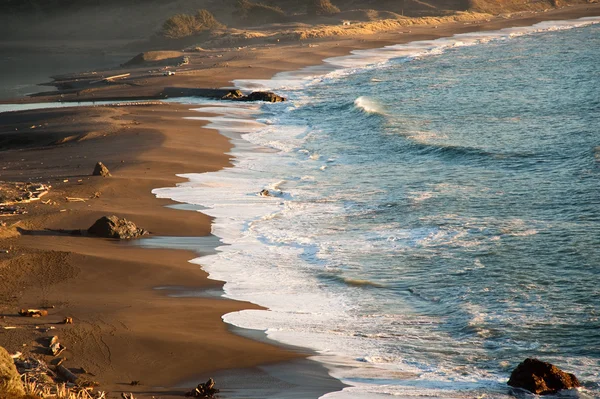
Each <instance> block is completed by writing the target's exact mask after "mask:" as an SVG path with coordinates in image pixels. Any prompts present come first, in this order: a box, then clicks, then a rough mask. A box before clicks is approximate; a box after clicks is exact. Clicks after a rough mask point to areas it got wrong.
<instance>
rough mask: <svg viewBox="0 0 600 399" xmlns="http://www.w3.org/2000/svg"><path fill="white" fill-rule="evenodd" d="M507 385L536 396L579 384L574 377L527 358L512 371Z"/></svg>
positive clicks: (553, 392)
mask: <svg viewBox="0 0 600 399" xmlns="http://www.w3.org/2000/svg"><path fill="white" fill-rule="evenodd" d="M508 385H510V386H512V387H515V388H523V389H526V390H528V391H530V392H532V393H534V394H536V395H550V394H555V393H557V392H558V391H560V390H562V389H571V388H577V387H580V386H581V383H580V382H579V380H578V379H577V377H575V375H573V374H570V373H565V372H564V371H562V370H561V369H559V368H558V367H556V366H555V365H553V364H550V363H546V362H542V361H541V360H538V359H531V358H528V359H525V361H523V362H522V363H520V364H519V365H518V366H517V367H516V368H515V369H514V370H513V372H512V373H511V375H510V379H509V380H508Z"/></svg>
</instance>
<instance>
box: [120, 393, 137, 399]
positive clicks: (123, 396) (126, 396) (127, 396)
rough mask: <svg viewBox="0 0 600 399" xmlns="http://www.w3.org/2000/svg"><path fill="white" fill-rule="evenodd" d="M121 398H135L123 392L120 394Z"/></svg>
mask: <svg viewBox="0 0 600 399" xmlns="http://www.w3.org/2000/svg"><path fill="white" fill-rule="evenodd" d="M121 398H123V399H135V397H134V396H133V394H132V393H131V392H130V393H125V392H121Z"/></svg>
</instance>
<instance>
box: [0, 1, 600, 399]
mask: <svg viewBox="0 0 600 399" xmlns="http://www.w3.org/2000/svg"><path fill="white" fill-rule="evenodd" d="M595 9H596V12H597V13H598V14H600V8H599V7H598V6H597V5H596V7H595ZM568 19H570V18H568ZM436 33H437V32H436ZM455 33H456V32H455ZM416 36H417V37H419V36H418V34H417V35H416ZM403 38H404V37H403ZM366 40H367V41H368V39H366ZM414 40H422V38H420V37H419V38H418V39H413V40H409V41H414ZM371 44H372V43H371ZM359 45H360V46H364V45H365V42H363V43H360V44H359ZM292 47H293V46H292ZM332 47H334V48H333V49H332V48H330V49H329V50H331V52H332V53H333V55H335V54H337V52H338V49H337V48H335V47H338V46H332ZM377 47H381V46H373V48H377ZM316 49H317V50H318V49H319V48H318V47H317V48H316ZM288 50H289V51H293V50H290V49H288ZM346 50H347V49H345V50H344V51H346ZM318 57H322V58H321V60H322V59H324V58H328V56H327V54H323V53H321V52H319V54H318V56H317V58H318ZM311 60H312V59H311ZM299 61H300V62H299ZM306 61H307V60H304V59H303V60H297V61H296V62H299V63H300V64H302V63H304V62H306ZM305 65H315V64H309V63H308V62H306V64H305ZM253 69H255V68H253ZM284 70H289V69H282V70H280V71H278V72H282V71H284ZM213 72H214V71H213ZM261 73H264V74H265V75H266V74H268V73H274V72H273V70H272V69H267V70H263V71H262V72H258V75H260V74H261ZM253 74H255V72H253ZM227 76H234V77H235V76H236V75H235V73H234V72H231V73H229V74H228V75H227ZM237 76H239V75H237ZM271 76H272V75H271ZM219 79H222V77H219ZM183 83H186V81H185V79H184V82H183ZM124 98H128V97H122V96H119V95H117V97H115V98H114V99H115V100H123V99H124ZM129 98H132V97H129ZM93 99H94V100H96V101H98V99H97V98H95V97H93ZM36 102H37V101H36ZM130 107H132V108H133V109H132V111H134V112H132V113H131V114H130V115H134V118H135V115H136V113H137V112H138V110H136V109H135V108H136V107H135V106H130ZM107 108H108V109H111V107H107ZM124 108H125V109H126V110H129V109H128V108H129V107H124ZM154 108H161V109H159V110H158V113H161V114H162V115H161V116H160V117H159V118H166V116H165V114H169V113H173V111H176V112H180V111H182V112H183V113H185V112H188V113H190V116H191V115H193V114H192V113H191V111H189V110H185V108H187V107H186V106H179V105H174V104H169V105H167V106H161V107H149V108H148V109H146V111H148V112H146V114H148V113H150V112H152V113H156V112H157V110H156V109H154ZM82 112H84V111H82ZM85 112H87V111H85ZM32 113H35V111H34V112H32ZM57 113H60V112H58V111H57ZM76 113H77V112H76ZM142 114H144V112H143V111H142ZM138 115H139V114H138ZM146 118H147V119H148V124H150V125H152V126H153V127H155V126H161V125H160V124H159V125H157V124H156V119H157V118H156V115H152V116H150V115H146ZM179 119H180V120H183V118H179ZM171 121H172V122H171V123H174V121H175V118H172V119H171ZM141 124H142V125H144V122H142V123H141ZM168 124H169V123H163V124H162V125H168ZM179 124H181V122H180V123H178V125H179ZM196 124H198V122H197V121H195V122H193V123H190V125H194V128H193V130H195V127H196V126H197V125H196ZM202 129H203V130H211V129H210V128H202ZM189 134H190V135H191V136H193V134H194V133H191V132H190V133H189ZM221 137H223V136H221ZM100 140H102V139H100ZM210 140H215V138H214V135H211V138H210ZM218 141H221V143H222V140H218ZM227 141H228V140H227ZM204 142H205V143H206V140H204ZM191 143H195V141H194V140H189V142H188V146H189V145H190V144H191ZM153 146H159V147H160V146H164V143H162V144H161V143H159V140H155V141H154V143H149V144H148V148H146V149H144V150H143V151H141V156H139V157H138V160H140V159H141V160H142V161H141V162H142V163H147V164H148V165H151V166H150V167H152V168H153V169H155V166H159V165H162V164H164V163H165V162H166V161H167V159H165V157H164V155H159V154H153V151H152V147H153ZM187 149H189V147H185V146H182V147H180V148H178V149H174V150H173V154H181V153H182V152H185V151H187ZM26 151H27V150H26ZM219 151H222V153H221V154H222V155H218V152H219ZM228 151H230V149H229V150H227V149H225V147H220V148H219V149H218V150H217V149H215V153H212V154H211V157H213V158H214V159H219V160H220V161H219V162H221V163H220V166H218V165H217V163H218V162H217V161H215V162H217V163H213V164H211V165H212V166H211V168H216V169H215V170H218V169H219V168H222V167H223V166H226V165H228V164H229V162H230V160H227V161H226V162H225V158H228V157H227V156H226V155H225V154H226V153H227V152H228ZM148 153H150V155H148ZM17 158H18V157H14V160H9V161H8V162H13V163H15V164H17V163H19V162H22V161H18V160H17ZM3 162H6V161H3ZM153 165H154V166H153ZM180 166H182V165H173V167H172V170H173V171H175V170H176V168H177V167H180ZM141 167H142V166H141V165H140V168H141ZM144 167H146V166H144ZM188 167H189V165H188ZM66 169H68V168H66ZM88 169H90V168H88ZM89 171H91V169H90V170H89ZM85 172H88V170H87V169H85ZM194 172H197V171H194ZM123 173H125V174H126V175H128V174H129V172H128V171H127V167H125V168H124V170H123ZM138 173H140V172H139V171H138ZM181 173H182V172H181V171H179V172H175V173H173V175H172V177H171V179H169V178H167V177H165V176H164V175H163V176H161V177H160V178H158V179H157V178H156V177H155V178H154V180H155V181H160V182H161V184H163V183H165V184H164V185H162V186H161V187H165V186H167V184H168V183H167V182H168V181H172V182H180V181H182V179H181V178H177V177H176V176H175V174H181ZM144 174H146V172H144ZM69 176H73V175H72V174H71V175H69ZM131 176H132V177H133V178H134V179H135V178H136V177H135V176H134V174H131ZM138 177H139V176H138ZM0 180H4V177H3V176H0ZM58 187H59V190H60V189H61V188H60V184H58ZM148 187H149V186H148ZM154 188H157V186H155V187H154ZM73 189H74V190H77V189H78V188H77V187H64V188H63V190H64V192H70V190H73ZM119 189H122V188H119V187H112V188H110V190H116V191H118V190H119ZM130 194H131V195H137V194H135V193H130ZM151 196H152V197H154V195H151ZM153 200H154V201H157V200H156V198H153ZM134 202H135V201H133V202H131V201H130V202H129V205H130V206H133V207H134V208H135V210H134V211H133V210H132V211H129V212H126V213H125V214H124V215H126V214H129V215H131V219H132V220H133V221H135V222H136V223H138V224H139V225H141V226H142V227H144V228H148V229H150V230H151V231H153V232H157V234H158V235H159V236H165V235H166V236H169V235H171V236H176V234H178V233H179V231H180V229H179V228H178V227H177V226H170V227H168V228H166V229H165V227H166V226H165V225H164V224H161V223H159V221H158V220H152V218H151V217H149V216H148V215H147V214H145V212H142V211H141V210H139V209H137V208H138V206H137V205H134ZM158 203H160V205H154V206H153V207H152V208H153V209H155V208H156V209H158V208H159V207H162V208H165V207H164V206H163V205H165V204H167V203H171V204H172V203H173V202H172V201H165V200H158V202H157V204H158ZM73 206H74V204H73ZM81 208H83V207H79V208H78V209H73V210H75V211H76V212H77V211H82V210H83V209H81ZM101 209H102V210H103V211H104V209H110V206H106V204H103V207H101ZM165 209H167V208H165ZM177 212H178V211H177ZM177 212H176V211H175V210H173V211H172V212H169V216H168V217H169V218H170V217H171V216H172V215H174V214H175V213H177ZM32 213H33V212H32ZM181 213H182V214H183V215H182V216H180V217H178V222H180V223H183V224H188V227H187V228H186V229H189V231H195V233H194V234H198V231H199V230H200V231H202V232H203V234H204V235H206V234H207V233H208V232H210V223H211V222H210V218H208V217H198V216H194V217H193V219H202V225H203V226H204V227H202V229H198V228H197V227H191V226H189V224H190V222H189V221H186V219H188V217H189V218H192V217H191V215H190V212H181ZM194 213H197V212H194ZM97 214H99V213H96V215H97ZM35 217H38V218H39V219H40V221H33V222H31V224H32V226H35V225H36V224H40V225H45V226H48V225H50V224H51V227H52V228H65V229H68V228H74V226H75V225H77V226H76V227H75V228H82V227H87V225H82V223H83V221H87V222H89V220H91V217H90V215H89V214H87V215H83V214H80V215H75V216H74V217H65V216H64V215H45V214H42V215H34V218H35ZM128 218H129V217H128ZM207 220H208V222H207ZM206 223H209V226H208V228H207V227H206ZM88 224H90V223H88ZM57 226H58V227H57ZM192 236H194V235H192ZM39 237H40V236H36V238H35V240H34V239H33V237H28V236H22V239H20V241H21V244H19V245H23V244H24V246H25V247H28V248H29V249H32V248H34V249H36V250H49V249H50V248H52V251H55V250H56V249H57V248H59V249H60V248H61V246H62V245H66V247H68V250H69V251H71V252H75V251H73V248H75V247H78V246H79V244H78V243H76V242H75V241H77V240H76V239H72V238H68V239H67V241H68V242H67V243H66V244H65V243H62V244H61V243H60V242H59V241H63V238H64V237H62V236H61V237H56V236H55V237H47V238H43V240H47V243H44V244H39ZM85 240H88V239H87V238H86V239H85ZM94 240H98V239H94ZM36 241H37V242H36ZM77 250H79V251H81V248H78V249H77ZM102 250H106V251H112V249H110V250H109V249H108V247H103V248H102ZM140 250H141V248H140ZM69 251H67V252H69ZM143 251H148V255H145V256H143V258H144V259H148V261H150V259H149V258H152V255H156V256H161V257H163V256H164V257H166V256H168V257H171V256H173V257H176V258H177V259H183V258H184V257H188V259H189V255H190V253H189V252H184V251H166V252H163V251H155V250H150V249H146V248H144V249H143ZM84 252H85V251H84ZM150 252H152V255H151V254H150ZM175 252H177V253H179V254H180V255H175ZM159 253H160V255H159ZM140 255H141V252H140ZM84 256H89V255H87V254H86V255H84ZM120 256H125V255H124V254H122V255H120ZM136 256H138V255H137V254H136ZM178 262H182V261H178ZM188 263H189V262H188ZM131 267H134V268H135V267H137V268H142V267H143V265H142V264H141V263H140V264H138V265H137V266H135V265H131ZM193 267H194V266H193V264H191V266H190V268H189V270H191V269H192V268H193ZM155 270H156V271H157V272H158V271H159V269H157V268H155ZM189 270H188V271H189ZM161 271H162V270H161ZM182 271H183V270H182ZM162 272H163V273H164V271H162ZM172 273H173V274H176V273H174V271H172ZM202 273H203V274H205V273H204V272H202ZM202 273H201V274H202ZM72 278H75V279H77V278H79V277H72ZM178 278H179V279H181V281H186V282H187V279H186V278H184V277H183V274H181V275H180V277H178ZM203 278H204V281H205V282H208V283H207V286H209V287H212V286H218V285H219V283H215V282H211V281H210V280H206V277H203ZM175 280H177V278H176V279H175ZM146 282H147V281H146ZM198 284H200V283H198ZM172 285H176V284H172ZM147 288H148V287H146V288H144V287H141V286H138V287H137V288H136V289H139V290H140V291H145V290H147ZM86 294H87V293H86ZM154 294H155V293H151V296H153V297H154ZM37 299H38V300H39V301H41V300H42V297H39V298H37ZM179 299H180V298H179ZM44 300H45V299H44ZM202 300H205V299H202ZM30 302H33V301H30ZM3 305H4V304H3ZM206 305H208V304H206V303H205V305H204V306H206ZM221 305H222V304H220V303H218V304H215V303H214V301H213V302H210V306H214V307H220V306H221ZM232 306H233V305H232ZM240 306H242V308H243V309H246V308H249V307H250V308H252V307H254V305H250V304H248V303H244V304H241V303H240ZM3 307H4V306H3ZM223 308H224V307H221V309H223ZM213 313H214V312H213ZM80 317H81V318H85V316H80ZM3 321H6V320H3ZM144 323H146V324H148V323H149V321H145V322H144ZM219 323H220V324H223V325H225V323H222V322H221V321H220V320H219ZM165 327H167V326H165ZM168 327H171V326H168ZM168 327H167V329H168ZM220 331H222V330H220ZM0 339H3V336H0ZM73 345H75V344H73ZM209 345H210V344H209ZM278 352H280V351H279V350H277V351H273V352H271V354H272V355H273V356H282V357H283V358H290V357H291V358H294V357H297V356H298V355H295V356H290V355H289V354H287V355H285V354H283V353H278ZM182 353H185V351H182ZM73 355H74V356H77V354H76V353H74V354H73ZM300 357H302V356H300ZM189 364H194V365H195V363H194V362H190V363H189ZM236 364H239V362H238V363H236ZM129 367H130V368H131V366H129ZM230 368H231V366H229V369H230ZM234 368H236V369H237V368H238V367H237V366H236V367H234ZM225 369H227V367H226V368H225ZM195 374H197V375H200V374H201V373H195ZM132 379H134V378H132ZM165 381H166V380H165ZM171 381H174V380H171ZM198 382H200V381H198ZM218 382H219V380H218V379H217V383H218ZM166 385H167V386H169V385H171V386H172V385H173V382H171V383H170V384H169V383H167V384H166ZM118 387H119V388H123V387H122V386H118ZM146 388H147V387H146ZM125 390H128V391H129V390H131V391H132V392H136V391H135V390H134V389H132V388H129V387H127V388H125ZM233 397H235V396H233Z"/></svg>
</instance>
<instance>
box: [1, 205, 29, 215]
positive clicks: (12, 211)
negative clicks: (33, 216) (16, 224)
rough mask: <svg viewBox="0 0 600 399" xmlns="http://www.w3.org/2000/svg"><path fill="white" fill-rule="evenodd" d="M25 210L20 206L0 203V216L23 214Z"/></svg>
mask: <svg viewBox="0 0 600 399" xmlns="http://www.w3.org/2000/svg"><path fill="white" fill-rule="evenodd" d="M26 213H27V211H26V210H25V209H23V208H21V207H20V206H4V205H0V216H15V215H24V214H26Z"/></svg>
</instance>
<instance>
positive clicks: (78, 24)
mask: <svg viewBox="0 0 600 399" xmlns="http://www.w3.org/2000/svg"><path fill="white" fill-rule="evenodd" d="M253 1H255V2H260V3H263V4H267V5H271V6H275V7H278V8H280V9H281V10H282V12H283V13H284V14H285V15H286V18H287V19H286V21H287V22H290V21H291V22H301V23H308V24H314V23H334V24H336V23H337V22H338V21H333V20H329V19H323V18H321V19H314V20H312V19H310V18H309V17H308V16H306V6H307V2H308V0H253ZM587 1H588V0H527V1H523V0H332V3H333V4H334V5H336V6H337V7H339V8H340V10H341V11H342V14H340V15H339V17H341V18H343V19H351V20H361V21H366V20H374V19H386V18H398V17H401V16H443V15H449V14H452V13H454V12H456V11H466V10H472V11H477V12H485V13H492V14H500V13H510V12H515V11H525V10H535V11H539V10H545V9H549V8H552V7H556V6H562V5H566V4H567V3H569V4H570V3H583V2H587ZM236 3H237V0H103V1H102V2H98V1H97V0H0V35H2V37H3V40H4V41H12V40H23V39H38V38H39V39H42V38H43V39H44V40H61V39H64V40H73V39H74V38H75V39H77V40H143V39H147V38H148V37H150V36H152V35H153V34H154V33H156V32H157V31H158V30H159V29H160V27H161V25H162V24H163V22H164V21H165V20H166V19H167V18H169V17H170V16H173V15H175V14H180V13H188V14H193V13H195V11H196V10H198V9H201V8H204V9H208V10H209V11H211V12H212V13H213V14H214V15H215V17H216V18H217V19H218V20H219V21H220V22H222V23H224V24H226V25H227V26H233V27H240V26H243V25H245V24H252V21H240V20H239V18H236V13H235V10H236ZM288 17H289V18H288ZM338 19H339V18H338ZM286 21H280V22H286Z"/></svg>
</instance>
